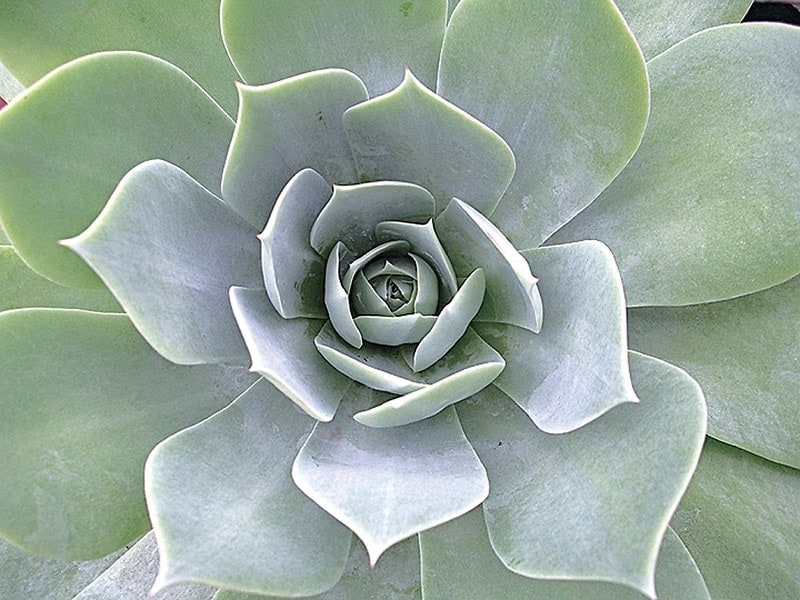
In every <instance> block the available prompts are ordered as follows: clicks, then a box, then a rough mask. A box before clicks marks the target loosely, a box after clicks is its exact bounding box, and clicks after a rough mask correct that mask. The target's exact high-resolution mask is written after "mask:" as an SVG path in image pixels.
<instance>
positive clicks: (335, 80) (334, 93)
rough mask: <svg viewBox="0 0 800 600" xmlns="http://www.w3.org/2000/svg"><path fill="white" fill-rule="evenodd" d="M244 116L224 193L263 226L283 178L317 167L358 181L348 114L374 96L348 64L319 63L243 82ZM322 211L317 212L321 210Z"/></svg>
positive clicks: (341, 179) (331, 178) (331, 177)
mask: <svg viewBox="0 0 800 600" xmlns="http://www.w3.org/2000/svg"><path fill="white" fill-rule="evenodd" d="M239 95H240V99H239V116H238V118H237V120H236V130H235V132H234V135H233V140H232V141H231V148H230V152H229V153H228V159H227V162H226V163H225V172H224V174H223V176H222V197H223V198H225V201H226V202H228V203H229V204H231V206H233V207H234V208H235V209H236V210H237V211H239V212H240V213H241V214H242V215H243V216H244V217H245V218H246V219H247V220H248V221H250V222H251V223H253V224H254V225H255V226H256V227H258V228H259V229H260V228H262V227H263V226H264V223H266V221H267V217H268V216H269V214H270V210H271V209H272V206H273V205H274V204H275V201H276V199H277V198H278V194H279V193H280V191H281V189H282V188H283V186H284V185H286V183H287V182H288V181H289V179H290V178H291V177H293V176H294V175H295V174H296V173H297V172H298V171H300V170H301V169H305V168H312V169H314V170H316V171H318V172H319V173H320V174H321V175H322V176H323V177H324V178H325V179H326V180H327V181H328V183H331V184H333V183H354V182H355V181H356V168H355V163H354V162H353V154H352V151H351V150H350V145H349V144H348V143H347V139H346V138H345V134H344V130H343V128H342V114H343V113H344V111H345V110H347V109H348V108H349V107H351V106H352V105H354V104H357V103H358V102H363V101H364V100H366V99H367V91H366V90H365V89H364V84H363V83H361V81H360V80H359V79H358V77H356V76H355V75H353V74H352V73H348V72H347V71H343V70H341V69H328V70H324V71H315V72H313V73H305V74H303V75H298V76H297V77H292V78H291V79H287V80H284V81H279V82H277V83H273V84H271V85H265V86H262V87H250V86H244V85H240V86H239ZM315 214H316V213H315Z"/></svg>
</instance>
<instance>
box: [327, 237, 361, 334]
mask: <svg viewBox="0 0 800 600" xmlns="http://www.w3.org/2000/svg"><path fill="white" fill-rule="evenodd" d="M348 254H349V252H348V250H347V248H346V247H345V245H344V244H343V243H342V242H336V246H334V248H333V250H331V253H330V254H329V255H328V261H327V263H326V264H325V308H326V309H327V311H328V317H329V318H330V323H331V325H333V328H334V329H335V330H336V333H338V334H339V335H340V336H341V337H342V339H343V340H344V341H345V342H347V343H348V344H350V345H351V346H353V347H354V348H361V346H362V345H363V344H364V339H363V338H362V337H361V332H360V331H359V329H358V327H356V323H355V321H354V320H353V311H352V308H351V306H350V298H349V296H348V293H347V290H345V289H344V286H343V285H342V278H341V276H340V273H341V272H342V271H343V270H344V269H345V268H346V266H345V265H346V264H347V258H348V256H347V255H348Z"/></svg>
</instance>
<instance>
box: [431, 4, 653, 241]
mask: <svg viewBox="0 0 800 600" xmlns="http://www.w3.org/2000/svg"><path fill="white" fill-rule="evenodd" d="M487 48H491V52H487V51H486V49H487ZM498 56H502V57H503V64H502V68H498V63H497V57H498ZM438 92H439V93H440V94H441V95H443V96H444V97H445V98H446V99H448V100H450V101H451V102H453V103H454V104H456V105H457V106H459V107H460V108H462V109H464V110H465V111H467V112H468V113H470V114H471V115H474V116H475V117H476V118H478V119H479V120H480V121H482V122H483V123H485V124H486V125H488V126H489V127H491V128H492V129H493V130H494V131H496V132H497V133H498V134H499V135H501V136H502V137H503V139H504V140H505V141H506V142H508V144H509V146H511V149H512V150H513V151H514V156H515V157H516V159H517V171H516V175H515V177H514V180H513V181H512V182H511V185H510V187H509V188H508V191H507V192H506V195H505V197H504V199H503V200H502V201H501V202H500V205H499V206H498V208H497V211H496V212H495V213H494V215H493V216H492V220H493V221H494V222H495V223H496V224H497V226H498V227H499V228H500V229H501V230H502V231H503V232H504V233H505V234H506V235H507V236H508V238H509V239H510V240H511V241H512V242H513V243H514V245H515V246H516V247H517V248H530V247H532V246H538V245H539V244H540V243H541V242H542V240H544V239H545V238H546V237H547V236H548V235H550V234H551V233H552V232H553V231H555V230H556V229H558V228H559V227H560V226H561V225H563V224H564V223H565V222H566V221H568V220H569V219H570V218H571V217H573V216H574V215H575V214H576V213H577V212H578V211H580V210H581V209H582V208H583V207H584V206H586V205H587V204H588V203H589V202H591V201H592V200H593V199H594V198H595V197H596V196H597V194H598V193H600V191H601V190H602V189H603V188H605V187H606V186H607V185H608V184H609V182H610V181H611V180H612V179H613V178H614V177H615V176H616V174H617V173H618V172H619V171H620V170H621V169H622V167H623V166H624V165H625V163H627V162H628V160H629V159H630V157H631V155H632V154H633V152H634V151H635V150H636V147H637V146H638V144H639V141H640V139H641V136H642V131H643V130H644V125H645V121H646V119H647V111H648V89H647V75H646V72H645V67H644V61H643V59H642V56H641V53H640V51H639V49H638V47H637V45H636V41H635V40H634V39H633V37H632V36H631V35H630V32H629V31H628V28H627V26H626V25H625V22H624V21H623V19H622V17H621V15H620V14H619V12H618V11H617V9H616V7H615V6H614V4H613V2H611V0H585V1H583V2H563V1H561V0H524V1H521V0H493V1H492V2H480V1H475V0H472V1H470V0H466V1H464V2H462V3H461V4H459V6H458V9H457V10H456V11H455V12H454V13H453V16H452V18H451V20H450V24H449V26H448V28H447V34H446V37H445V42H444V47H443V49H442V59H441V68H440V74H439V84H438Z"/></svg>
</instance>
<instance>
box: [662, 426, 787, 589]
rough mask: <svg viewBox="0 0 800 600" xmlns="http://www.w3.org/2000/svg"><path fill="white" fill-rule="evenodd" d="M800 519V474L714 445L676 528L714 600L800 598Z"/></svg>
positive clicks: (699, 469)
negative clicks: (798, 544) (798, 542)
mask: <svg viewBox="0 0 800 600" xmlns="http://www.w3.org/2000/svg"><path fill="white" fill-rule="evenodd" d="M798 513H800V473H798V471H796V470H794V469H790V468H788V467H783V466H780V465H776V464H775V463H771V462H768V461H765V460H763V459H761V458H758V457H755V456H753V455H752V454H749V453H747V452H744V451H742V450H739V449H737V448H733V447H731V446H726V445H725V444H721V443H719V442H716V441H714V440H711V439H709V440H708V441H707V442H706V445H705V448H704V450H703V456H702V458H701V460H700V464H699V465H698V467H697V472H696V473H695V475H694V478H693V479H692V483H691V485H690V486H689V489H688V490H687V491H686V495H685V496H684V498H683V500H682V501H681V505H680V507H679V508H678V511H677V512H676V514H675V517H674V518H673V520H672V526H673V528H674V529H675V531H676V532H677V533H678V535H680V537H681V539H682V540H683V542H684V543H685V544H686V546H687V547H688V548H689V550H690V551H691V553H692V555H693V556H694V558H695V560H696V561H697V565H698V566H699V567H700V571H701V573H703V576H704V577H705V580H706V583H707V584H708V589H709V591H710V592H711V596H712V597H713V598H726V599H727V600H750V599H752V598H797V597H798V596H800V582H798V579H797V573H798V572H800V552H799V551H798V546H797V543H796V541H797V540H798V539H800V524H798V520H797V515H798Z"/></svg>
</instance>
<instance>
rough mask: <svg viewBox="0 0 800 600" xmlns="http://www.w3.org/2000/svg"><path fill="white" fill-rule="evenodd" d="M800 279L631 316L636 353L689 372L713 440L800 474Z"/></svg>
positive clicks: (640, 310)
mask: <svg viewBox="0 0 800 600" xmlns="http://www.w3.org/2000/svg"><path fill="white" fill-rule="evenodd" d="M798 314H800V277H795V278H794V279H792V280H790V281H788V282H786V283H784V284H782V285H780V286H777V287H774V288H771V289H769V290H766V291H764V292H759V293H758V294H753V295H750V296H745V297H743V298H737V299H735V300H728V301H726V302H719V303H714V304H708V305H702V306H688V307H684V308H638V309H632V310H631V311H630V312H629V316H628V318H629V320H630V321H629V323H630V340H631V346H632V347H634V348H636V349H637V350H641V351H643V352H648V353H650V354H653V355H654V356H658V357H660V358H663V359H664V360H669V361H670V362H673V363H675V364H676V365H679V366H681V367H683V368H684V369H686V370H688V371H689V372H690V373H692V375H693V376H694V377H695V378H696V379H697V381H698V382H699V383H700V385H701V386H702V387H703V391H704V392H705V394H706V400H707V401H708V433H709V435H711V436H713V437H715V438H717V439H719V440H722V441H724V442H727V443H729V444H733V445H735V446H739V447H740V448H744V449H745V450H749V451H750V452H753V453H755V454H758V455H760V456H763V457H765V458H768V459H770V460H773V461H776V462H780V463H784V464H787V465H789V466H792V467H795V468H800V440H798V437H797V432H798V431H800V397H798V393H797V390H798V385H799V384H800V374H798V369H797V365H798V364H800V331H799V330H798V328H797V327H796V326H795V324H796V322H797V315H798Z"/></svg>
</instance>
